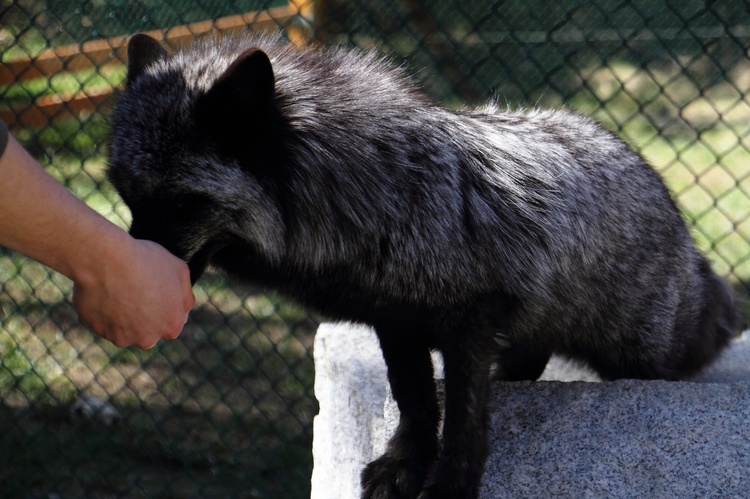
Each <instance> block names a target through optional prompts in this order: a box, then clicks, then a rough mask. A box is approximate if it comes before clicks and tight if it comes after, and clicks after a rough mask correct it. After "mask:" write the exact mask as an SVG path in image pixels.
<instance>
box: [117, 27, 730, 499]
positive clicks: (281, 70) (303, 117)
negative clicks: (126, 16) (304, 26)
mask: <svg viewBox="0 0 750 499" xmlns="http://www.w3.org/2000/svg"><path fill="white" fill-rule="evenodd" d="M128 58H129V60H128V74H127V81H126V85H125V88H124V91H123V92H122V94H121V95H120V97H119V99H118V102H117V105H116V107H115V109H114V110H113V114H112V117H111V140H110V145H109V156H110V167H109V173H108V174H109V178H110V180H111V182H112V183H113V184H114V185H115V187H116V188H117V190H118V191H119V193H120V194H121V196H122V198H123V200H124V201H125V203H126V204H127V205H128V206H129V207H130V209H131V211H132V215H133V223H132V228H131V233H132V234H133V235H134V236H135V237H139V238H144V239H152V240H154V241H156V242H158V243H160V244H162V245H163V246H165V247H166V248H167V249H169V250H170V251H172V252H173V253H174V254H175V255H177V256H179V257H181V258H183V259H185V260H186V261H187V262H188V263H189V266H190V269H191V275H192V278H193V280H194V281H195V280H197V279H198V278H199V277H200V275H201V274H202V273H203V271H204V269H205V268H206V267H207V266H208V265H212V266H214V267H216V268H218V269H222V270H223V271H225V272H226V273H228V274H230V275H233V276H237V277H239V278H241V279H243V280H245V281H247V282H250V283H254V284H256V285H259V286H263V287H264V288H266V289H268V290H270V291H275V292H278V293H280V294H282V295H284V296H287V297H289V298H291V299H294V300H297V301H298V302H300V303H302V304H304V305H306V306H308V307H311V308H312V309H315V310H317V311H319V312H320V313H322V314H324V315H326V316H328V317H330V318H332V319H335V320H348V321H356V322H361V323H366V324H370V325H372V326H373V327H374V328H375V330H376V332H377V335H378V338H379V341H380V344H381V347H382V351H383V356H384V358H385V361H386V364H387V367H388V377H389V382H390V384H391V387H392V392H393V395H394V398H395V399H396V402H397V403H398V407H399V409H400V412H401V417H400V425H399V427H398V430H397V432H396V434H395V436H394V437H393V439H392V440H391V441H390V442H389V444H388V447H387V450H386V452H385V454H384V455H383V456H382V457H380V458H379V459H377V460H375V461H373V462H372V463H370V464H369V465H368V466H367V467H366V469H365V470H364V471H363V473H362V487H363V492H362V497H363V498H366V499H370V498H414V497H417V496H418V497H420V498H421V499H427V498H438V497H440V498H452V499H455V498H464V497H466V498H474V497H477V495H478V490H479V484H480V479H481V476H482V473H483V468H484V461H485V459H486V455H487V452H488V449H487V439H486V433H487V403H486V401H487V397H488V391H489V384H490V380H491V378H492V376H493V375H494V376H495V377H496V378H499V379H503V380H522V379H535V378H537V377H538V376H539V375H540V374H541V372H542V371H543V369H544V367H545V364H546V362H547V360H548V359H549V357H550V355H551V354H552V353H557V354H562V355H565V356H568V357H571V358H574V359H578V360H581V361H585V362H587V363H588V364H589V365H590V366H592V367H593V368H594V369H595V370H596V371H597V372H598V373H599V374H601V375H602V376H603V377H604V378H607V379H613V378H623V377H627V378H644V379H650V378H664V379H679V378H684V377H687V376H690V375H692V374H694V373H695V372H697V371H699V370H700V369H701V368H703V367H704V366H705V365H707V364H708V363H710V362H711V361H712V360H714V359H715V358H716V357H717V355H718V354H719V353H720V352H721V350H722V348H724V347H725V346H726V344H727V343H728V341H729V339H730V337H731V336H732V334H733V332H734V330H735V329H736V327H737V324H738V320H739V319H738V312H737V307H736V305H735V299H734V297H733V295H732V292H731V291H730V289H729V288H728V286H727V285H726V284H725V283H724V282H722V280H720V279H719V278H718V277H717V276H716V275H715V274H714V273H713V272H712V271H711V269H710V267H709V264H708V262H707V260H706V259H705V258H704V257H703V256H701V255H700V254H699V253H698V251H697V250H696V248H695V246H694V243H693V241H692V239H691V236H690V233H689V231H688V229H687V227H686V225H685V223H684V221H683V219H682V217H681V215H680V213H679V212H678V210H677V208H676V207H675V204H674V202H673V201H672V199H671V197H670V194H669V192H668V190H667V188H666V187H665V185H664V184H663V182H662V181H661V179H660V177H659V176H658V174H657V173H656V172H654V171H653V170H652V169H651V168H650V167H649V166H647V165H646V164H645V163H644V162H643V160H642V159H641V158H640V157H639V156H638V155H637V154H635V153H634V152H633V151H632V150H631V149H630V148H628V147H627V146H626V145H625V144H624V143H623V142H622V141H620V140H619V139H618V138H616V137H615V136H614V135H613V134H611V133H609V132H607V131H605V130H604V129H602V128H601V127H600V126H599V125H597V124H596V123H594V122H593V121H592V120H590V119H588V118H585V117H583V116H580V115H578V114H574V113H571V112H567V111H544V110H530V111H510V110H501V109H498V108H497V107H494V106H492V105H490V106H487V107H483V108H478V109H467V110H461V111H454V110H449V109H445V108H442V107H440V106H438V105H436V104H435V103H433V102H431V101H430V100H428V99H427V98H426V97H424V96H422V95H421V94H420V93H419V91H418V90H417V86H416V85H415V84H413V83H412V82H411V81H410V79H409V78H408V77H407V76H405V75H404V73H403V71H401V70H400V69H398V68H396V67H394V66H393V65H392V64H389V63H388V62H385V61H384V60H383V59H382V58H380V57H378V56H376V55H373V54H370V53H360V52H356V51H350V50H344V49H338V50H322V49H321V50H303V49H300V48H296V47H293V46H289V45H285V44H283V43H281V42H279V41H278V39H277V38H274V37H268V36H256V35H248V34H245V35H238V36H232V37H225V38H216V37H213V38H212V37H209V38H207V39H202V40H199V41H197V42H196V43H194V44H193V45H191V46H188V47H186V48H184V49H182V50H180V51H178V52H176V53H174V54H172V55H170V54H169V53H168V52H167V51H166V50H165V49H164V48H163V47H162V46H161V45H160V44H159V43H157V42H156V41H155V40H153V39H151V38H149V37H148V36H145V35H135V36H134V37H132V39H131V40H130V42H129V47H128ZM432 349H436V350H439V351H441V352H442V354H443V357H444V362H445V366H444V369H445V393H446V395H445V396H446V403H445V417H444V426H443V432H442V436H441V437H440V436H439V435H438V425H439V421H440V414H439V409H438V402H437V399H436V394H435V382H434V380H433V368H432V364H431V360H430V350H432ZM431 469H432V470H433V472H432V473H430V472H429V471H430V470H431Z"/></svg>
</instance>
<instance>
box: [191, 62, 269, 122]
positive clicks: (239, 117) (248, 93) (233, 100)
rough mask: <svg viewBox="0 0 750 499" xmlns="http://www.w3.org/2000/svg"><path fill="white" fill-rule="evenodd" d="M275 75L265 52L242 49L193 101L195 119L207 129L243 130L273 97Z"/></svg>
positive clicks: (266, 107)
mask: <svg viewBox="0 0 750 499" xmlns="http://www.w3.org/2000/svg"><path fill="white" fill-rule="evenodd" d="M275 87H276V78H275V76H274V74H273V67H272V66H271V61H270V60H269V58H268V56H267V55H266V53H265V52H263V51H262V50H260V49H257V48H252V49H249V50H246V51H245V52H243V53H242V54H241V55H240V56H239V57H238V58H237V59H236V60H235V61H234V62H233V63H232V64H231V65H230V66H229V68H227V70H226V71H224V74H222V75H221V76H220V77H219V79H218V80H216V83H214V85H213V87H211V89H210V90H209V91H208V92H207V93H206V94H205V95H203V96H202V97H201V98H200V99H199V101H198V102H197V104H196V112H197V121H198V122H199V123H200V124H201V125H202V126H204V127H206V128H207V129H209V130H214V131H215V132H219V133H222V134H223V133H225V132H228V133H230V134H242V133H243V130H244V131H245V132H246V131H250V130H248V126H249V125H250V124H251V123H257V117H258V116H259V115H261V114H263V113H264V111H265V110H267V109H268V107H269V106H270V105H271V103H272V101H273V94H274V90H275Z"/></svg>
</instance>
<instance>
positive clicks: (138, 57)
mask: <svg viewBox="0 0 750 499" xmlns="http://www.w3.org/2000/svg"><path fill="white" fill-rule="evenodd" d="M167 56H168V53H167V51H166V50H165V49H164V47H162V46H161V44H160V43H159V42H157V41H156V40H154V39H153V38H151V37H150V36H148V35H144V34H143V33H138V34H136V35H133V36H131V37H130V40H129V41H128V77H127V81H128V82H132V81H133V80H135V79H136V78H137V77H139V76H140V75H142V74H143V73H144V71H145V70H146V68H147V67H148V66H150V65H151V64H153V63H154V62H156V61H159V60H162V59H166V58H167Z"/></svg>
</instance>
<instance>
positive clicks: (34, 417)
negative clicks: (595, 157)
mask: <svg viewBox="0 0 750 499" xmlns="http://www.w3.org/2000/svg"><path fill="white" fill-rule="evenodd" d="M748 75H750V67H748V64H747V63H746V62H740V63H739V64H738V65H737V67H736V68H734V69H733V70H732V71H731V72H730V73H729V74H727V75H726V78H725V79H722V80H719V81H716V82H713V83H711V84H708V85H705V84H703V83H701V82H699V81H697V80H696V78H695V77H694V76H691V73H690V71H686V70H685V68H682V67H677V66H676V65H674V64H673V65H663V66H660V67H645V68H640V67H636V66H634V65H633V64H629V63H626V62H623V61H617V62H614V63H611V64H609V65H606V66H592V67H591V68H588V69H584V70H582V71H581V73H580V78H581V82H580V85H579V89H578V90H577V91H576V92H575V93H573V94H572V95H570V96H569V97H568V98H567V99H565V100H564V101H563V99H562V98H561V97H558V96H555V95H552V94H550V95H548V96H547V97H545V98H544V99H541V100H540V102H541V104H542V105H546V106H557V105H560V104H565V105H567V106H569V107H571V108H574V109H578V110H581V111H582V112H584V113H586V114H590V115H593V116H595V117H596V118H597V119H599V120H600V121H602V122H603V123H604V124H605V126H607V127H609V128H611V129H613V130H618V131H619V133H621V134H622V135H623V136H624V137H625V138H626V139H627V140H628V141H629V142H630V143H631V144H632V145H633V146H634V147H635V148H636V149H637V150H639V151H640V152H641V153H642V154H643V155H644V157H646V158H647V160H648V161H649V162H650V163H651V164H653V165H654V166H655V167H656V168H657V169H658V170H659V171H660V172H661V173H662V175H663V176H664V178H665V179H666V181H667V182H668V184H669V186H670V188H671V189H672V191H673V192H674V194H675V197H676V199H677V201H678V203H679V204H680V206H681V207H682V208H683V209H684V212H685V216H686V218H687V219H688V220H689V221H690V223H691V224H692V226H693V227H694V234H695V237H696V240H697V241H698V244H699V245H700V247H701V248H702V249H703V250H704V251H706V252H707V254H708V255H709V257H710V258H711V259H712V261H713V262H714V264H715V266H716V268H717V269H718V270H719V271H720V272H721V273H723V274H725V275H727V276H729V277H730V278H731V279H732V280H733V282H734V283H735V284H736V285H737V286H738V287H741V286H747V285H748V283H750V221H749V220H750V139H749V138H748V135H749V133H748V126H750V104H749V103H748V102H747V101H746V98H745V94H747V93H748V92H749V91H750V76H748ZM117 78H118V76H116V75H114V76H113V75H103V74H94V75H92V74H83V75H76V76H73V77H66V78H62V77H60V78H57V79H55V80H54V81H51V82H50V81H46V82H35V83H32V84H29V85H26V84H24V85H23V86H21V85H17V86H14V87H13V88H6V89H0V95H3V97H4V99H6V102H9V101H13V102H23V101H24V99H30V98H32V97H35V96H39V95H43V94H45V93H51V92H52V93H54V92H70V91H77V90H78V89H79V88H80V85H84V87H85V86H86V85H91V86H98V85H103V84H117V83H118V82H119V80H118V79H117ZM18 136H19V138H21V139H22V140H24V141H25V142H26V144H27V145H28V147H29V148H30V149H31V151H32V153H33V154H34V155H35V156H37V157H40V158H41V161H42V163H43V164H44V165H45V167H47V168H48V170H49V171H50V172H51V173H52V174H53V175H55V176H56V177H57V178H58V179H59V180H60V181H62V182H64V183H65V184H66V185H67V186H68V187H69V188H70V189H71V190H72V191H73V192H74V193H75V194H76V195H77V196H79V197H81V198H83V199H85V200H86V201H87V202H88V203H89V204H90V205H92V206H93V207H94V208H95V209H96V210H98V211H99V212H101V213H102V214H103V215H105V216H106V217H108V218H110V219H111V220H112V221H114V222H115V223H118V224H121V225H123V226H126V225H127V222H128V218H129V215H128V212H127V210H126V209H125V207H124V206H123V204H122V203H121V202H119V200H118V198H117V196H116V194H115V193H114V191H113V190H112V188H111V186H109V185H108V184H102V183H101V182H102V179H103V174H104V173H103V172H104V162H105V160H104V158H103V155H102V152H103V151H102V150H101V148H100V147H101V144H102V143H104V142H105V138H106V125H105V124H104V121H103V119H102V117H101V116H100V115H98V114H95V115H93V116H92V117H90V118H89V119H88V120H86V121H83V122H81V123H79V122H68V123H64V124H60V125H59V126H56V127H54V128H47V129H44V130H38V131H34V130H22V131H20V132H19V133H18ZM0 282H2V283H3V285H2V290H1V292H0V320H1V321H2V330H0V393H2V402H0V425H2V427H3V428H6V431H4V432H3V434H2V435H0V442H1V443H2V448H3V449H5V451H4V452H3V453H0V469H1V470H2V471H1V472H0V490H3V492H4V495H6V496H9V497H22V496H32V497H42V496H50V495H52V494H56V495H58V496H60V497H76V496H84V495H86V496H89V497H112V496H115V495H116V496H118V497H196V496H200V495H205V496H212V497H224V496H230V495H232V496H239V497H304V496H307V495H309V477H310V472H311V466H312V463H311V453H310V449H311V438H312V437H311V435H312V431H311V424H312V417H313V415H314V414H315V413H316V410H317V408H316V402H315V400H314V397H313V389H312V382H313V365H312V360H311V348H312V336H313V333H314V329H315V326H316V322H315V320H314V319H313V318H311V317H310V316H309V315H308V314H306V313H305V312H303V311H301V310H299V309H297V308H295V307H293V306H290V305H289V304H286V303H284V302H282V301H280V300H278V299H276V298H274V297H269V296H267V295H263V294H259V293H256V292H254V291H253V290H248V289H244V288H242V287H237V286H233V285H231V284H228V283H226V282H225V281H224V280H223V279H222V278H220V277H219V276H215V275H208V276H206V277H204V278H203V279H202V280H201V282H200V283H199V284H198V286H197V287H196V290H195V291H196V295H197V298H198V306H197V307H196V309H195V310H194V312H193V313H192V315H191V320H190V321H189V323H188V325H187V326H186V329H185V331H184V333H183V335H182V336H181V338H180V340H178V341H175V342H169V343H163V344H160V345H159V346H157V347H156V348H155V349H153V350H150V351H147V352H141V351H138V350H133V349H116V348H114V347H113V346H112V345H110V344H108V343H106V342H104V341H101V340H98V339H96V338H94V337H92V335H91V334H90V333H89V332H88V331H87V330H85V329H84V328H83V327H81V326H80V325H79V324H78V322H77V320H76V317H75V313H74V311H73V310H72V308H71V307H70V305H69V303H68V301H67V298H68V297H69V296H70V292H71V286H70V283H69V282H68V281H67V280H66V279H64V278H62V277H61V276H59V275H57V274H54V273H51V272H50V271H48V270H47V269H45V268H44V267H42V266H41V265H38V264H36V263H34V262H29V261H27V260H25V259H23V258H21V257H19V256H17V255H13V254H10V253H8V252H4V253H0ZM743 289H744V291H745V292H747V288H743ZM81 394H87V395H93V396H97V397H101V398H103V399H106V400H108V401H109V402H110V403H112V404H113V406H114V407H115V408H116V409H117V410H118V412H119V413H120V415H121V420H120V421H119V423H117V424H115V425H113V426H105V425H103V424H101V423H97V422H95V421H88V420H82V419H79V418H76V417H74V416H73V415H72V407H73V404H74V403H75V401H76V400H77V398H78V397H79V396H80V395H81Z"/></svg>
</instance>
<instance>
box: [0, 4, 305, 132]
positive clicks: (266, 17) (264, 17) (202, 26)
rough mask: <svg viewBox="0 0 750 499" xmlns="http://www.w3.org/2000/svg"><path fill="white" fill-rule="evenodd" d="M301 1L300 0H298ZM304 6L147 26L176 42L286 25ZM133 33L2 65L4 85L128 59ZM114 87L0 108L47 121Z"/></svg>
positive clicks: (88, 106) (84, 108) (3, 113)
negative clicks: (170, 25)
mask: <svg viewBox="0 0 750 499" xmlns="http://www.w3.org/2000/svg"><path fill="white" fill-rule="evenodd" d="M298 3H299V0H298ZM298 12H299V8H298V6H297V5H296V4H295V3H294V2H290V3H289V4H288V5H285V6H281V7H274V8H271V9H268V10H264V11H259V12H248V13H245V14H237V15H233V16H228V17H222V18H219V19H216V20H209V21H199V22H195V23H190V24H186V25H182V26H175V27H173V28H169V29H165V30H152V31H148V32H146V34H148V35H149V36H151V37H153V38H155V39H157V40H162V41H163V42H165V43H166V44H168V45H169V46H171V47H173V48H176V47H179V46H180V45H183V44H186V43H188V42H189V41H190V40H191V39H192V38H194V37H196V36H199V35H203V34H206V33H208V32H210V31H214V30H215V31H219V32H228V31H232V30H239V29H242V28H244V27H246V26H247V25H252V26H253V27H255V28H259V29H263V28H269V27H270V28H273V27H277V26H278V27H281V26H282V25H283V24H284V23H286V22H288V21H289V20H290V19H292V17H294V16H295V15H297V14H298ZM127 39H128V37H127V36H122V37H115V38H110V39H107V40H91V41H88V42H85V43H82V44H76V45H66V46H62V47H55V48H50V49H46V50H44V51H42V52H41V53H40V54H39V55H38V56H37V57H35V58H33V59H22V60H18V61H13V62H11V63H8V64H5V65H0V86H3V85H10V84H12V83H15V82H18V81H27V80H31V79H34V78H40V77H45V78H49V77H51V76H53V75H56V74H59V73H61V72H63V71H80V70H83V69H90V68H98V67H101V66H103V65H107V64H113V63H115V64H125V62H126V60H127ZM112 91H113V89H112V88H107V87H104V88H101V89H98V90H87V91H85V92H84V91H79V92H76V93H74V94H63V95H61V94H57V95H49V96H41V97H39V98H37V99H36V100H35V101H34V103H33V104H31V105H29V106H24V107H23V108H11V109H0V119H2V120H3V121H4V122H5V123H7V124H8V126H10V127H11V128H12V129H15V128H24V127H29V128H31V127H33V128H36V127H44V126H47V125H49V124H50V123H55V122H58V121H61V120H65V119H70V118H81V117H83V116H84V115H85V114H86V113H91V112H94V111H95V110H96V109H97V108H98V107H100V106H101V105H103V104H106V103H107V102H108V100H109V99H110V97H111V94H112Z"/></svg>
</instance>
